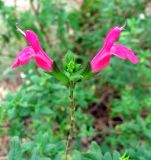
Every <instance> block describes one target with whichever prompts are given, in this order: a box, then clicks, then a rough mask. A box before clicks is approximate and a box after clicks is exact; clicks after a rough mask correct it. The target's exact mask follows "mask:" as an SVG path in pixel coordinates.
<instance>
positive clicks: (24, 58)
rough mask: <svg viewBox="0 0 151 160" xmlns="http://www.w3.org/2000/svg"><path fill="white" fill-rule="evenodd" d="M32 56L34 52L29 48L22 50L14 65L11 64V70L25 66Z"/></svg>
mask: <svg viewBox="0 0 151 160" xmlns="http://www.w3.org/2000/svg"><path fill="white" fill-rule="evenodd" d="M33 54H34V50H33V49H32V48H31V47H27V48H24V49H23V50H22V51H21V52H20V53H19V54H18V56H17V57H16V59H15V61H14V63H13V64H12V66H11V67H12V68H16V67H18V66H20V65H26V64H27V63H28V62H29V61H30V59H31V57H32V55H33Z"/></svg>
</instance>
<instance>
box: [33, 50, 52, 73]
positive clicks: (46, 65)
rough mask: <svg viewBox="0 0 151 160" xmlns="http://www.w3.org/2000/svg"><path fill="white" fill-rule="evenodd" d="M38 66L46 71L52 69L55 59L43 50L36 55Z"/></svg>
mask: <svg viewBox="0 0 151 160" xmlns="http://www.w3.org/2000/svg"><path fill="white" fill-rule="evenodd" d="M34 58H35V60H36V64H37V66H38V67H40V68H42V69H43V70H45V71H52V65H53V61H52V59H51V58H49V57H48V56H47V55H46V53H45V52H43V51H42V50H41V51H40V52H39V53H37V54H35V55H34Z"/></svg>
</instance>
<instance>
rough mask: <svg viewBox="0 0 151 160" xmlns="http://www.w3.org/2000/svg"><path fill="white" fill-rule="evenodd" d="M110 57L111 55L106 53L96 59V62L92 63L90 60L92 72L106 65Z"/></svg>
mask: <svg viewBox="0 0 151 160" xmlns="http://www.w3.org/2000/svg"><path fill="white" fill-rule="evenodd" d="M110 57H111V56H110V55H107V56H105V57H103V58H102V59H101V60H100V61H98V62H97V63H94V64H93V62H91V69H92V72H99V71H100V70H102V69H103V68H105V67H106V66H108V65H109V62H110Z"/></svg>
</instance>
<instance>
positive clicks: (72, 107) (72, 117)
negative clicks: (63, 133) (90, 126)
mask: <svg viewBox="0 0 151 160" xmlns="http://www.w3.org/2000/svg"><path fill="white" fill-rule="evenodd" d="M69 87H70V112H71V113H70V114H71V115H70V130H69V135H68V138H67V142H66V152H65V160H67V156H68V153H69V151H70V146H71V141H72V139H73V137H74V127H75V109H76V106H75V102H74V88H75V83H74V82H73V81H71V82H70V86H69Z"/></svg>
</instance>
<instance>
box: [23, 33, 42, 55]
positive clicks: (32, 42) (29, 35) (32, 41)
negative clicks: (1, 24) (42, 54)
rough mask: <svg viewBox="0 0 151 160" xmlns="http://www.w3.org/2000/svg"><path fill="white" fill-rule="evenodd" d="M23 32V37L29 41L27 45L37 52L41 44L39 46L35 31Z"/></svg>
mask: <svg viewBox="0 0 151 160" xmlns="http://www.w3.org/2000/svg"><path fill="white" fill-rule="evenodd" d="M25 34H26V36H25V38H26V40H27V42H28V43H29V45H30V46H31V47H32V48H33V50H34V51H35V52H38V51H39V49H40V48H41V46H40V41H39V39H38V36H37V35H36V33H35V32H33V31H31V30H27V31H26V33H25Z"/></svg>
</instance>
